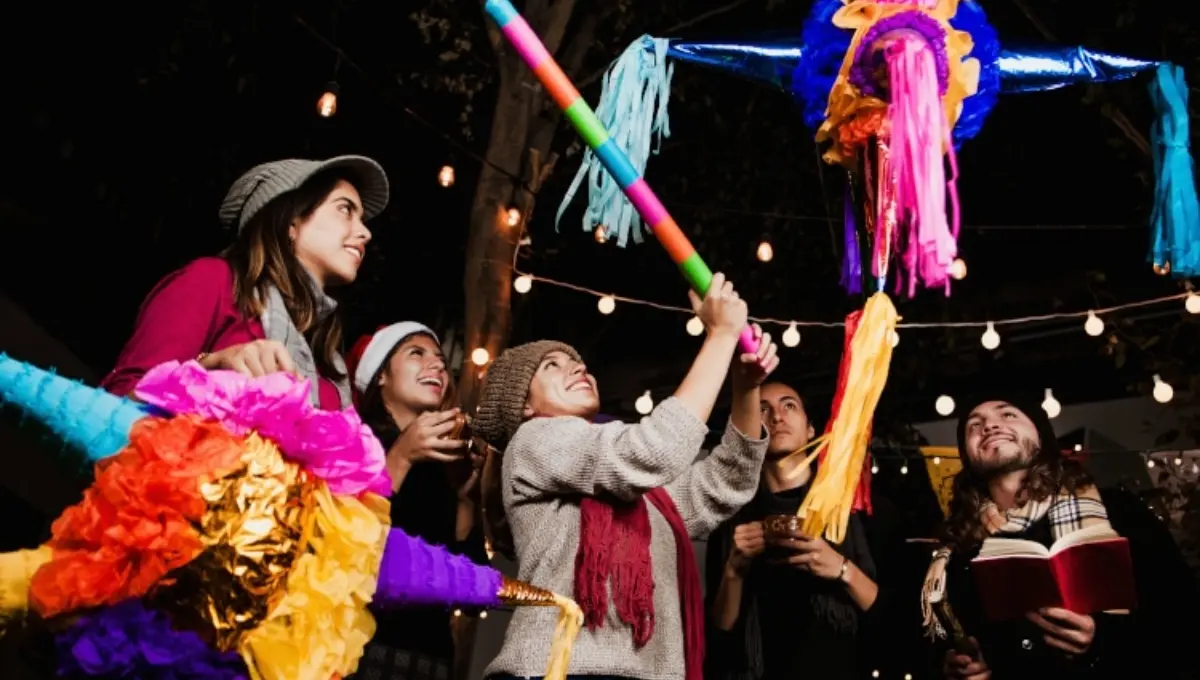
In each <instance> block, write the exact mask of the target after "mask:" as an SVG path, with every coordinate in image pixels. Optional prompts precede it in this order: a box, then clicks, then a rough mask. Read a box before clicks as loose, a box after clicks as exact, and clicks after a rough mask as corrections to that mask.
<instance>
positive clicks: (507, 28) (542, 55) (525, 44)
mask: <svg viewBox="0 0 1200 680" xmlns="http://www.w3.org/2000/svg"><path fill="white" fill-rule="evenodd" d="M500 30H501V31H503V32H504V35H505V37H507V38H508V41H509V42H510V43H512V45H513V47H515V48H517V51H518V52H520V53H521V58H522V59H524V60H525V63H526V64H528V65H529V68H531V69H535V70H536V69H537V67H538V66H540V65H541V64H542V62H543V61H547V60H553V57H551V56H550V53H549V52H547V51H546V46H545V45H543V44H542V41H541V40H539V39H538V37H537V35H535V34H534V32H533V29H532V28H530V27H529V24H528V23H527V22H526V21H525V19H524V18H522V17H520V16H517V17H513V20H512V21H510V22H508V23H507V24H505V25H504V27H503V28H501V29H500Z"/></svg>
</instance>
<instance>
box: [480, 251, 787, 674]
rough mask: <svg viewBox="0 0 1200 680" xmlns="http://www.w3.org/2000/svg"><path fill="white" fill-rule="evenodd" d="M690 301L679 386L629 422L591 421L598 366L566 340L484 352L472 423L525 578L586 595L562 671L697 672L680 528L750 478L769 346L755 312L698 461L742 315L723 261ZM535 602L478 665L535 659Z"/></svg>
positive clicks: (548, 628)
mask: <svg viewBox="0 0 1200 680" xmlns="http://www.w3.org/2000/svg"><path fill="white" fill-rule="evenodd" d="M692 306H693V309H694V310H695V311H696V314H697V316H699V317H700V319H701V320H702V321H703V322H704V325H705V327H706V328H707V330H708V336H707V338H706V339H705V341H704V344H703V346H702V347H701V348H700V351H699V353H698V354H697V356H696V359H695V361H694V363H693V364H692V368H691V370H690V371H689V372H688V374H687V377H685V378H684V380H683V382H682V383H681V384H680V385H679V388H678V389H676V391H675V395H674V396H672V397H670V398H669V399H667V400H665V401H663V402H662V403H660V404H659V405H658V407H657V408H655V410H654V411H653V412H652V413H651V414H650V415H649V416H647V417H646V418H644V419H643V420H642V421H641V422H640V423H638V424H636V425H627V424H625V423H620V422H609V423H605V424H596V423H593V422H592V420H593V419H594V418H595V416H596V414H597V410H598V408H599V404H600V401H599V396H598V392H597V388H596V381H595V378H593V377H592V375H591V374H589V373H588V371H587V368H586V367H585V366H584V364H583V362H582V360H581V359H580V357H579V354H578V353H577V352H576V351H575V350H574V349H573V348H572V347H570V346H568V345H565V344H563V343H561V342H553V341H548V340H542V341H538V342H531V343H528V344H525V345H521V346H519V347H514V348H512V349H509V350H508V351H506V352H504V353H503V354H501V355H500V357H499V358H497V359H496V361H495V363H493V364H492V365H491V366H490V367H489V368H488V373H487V377H486V382H485V384H484V388H483V394H482V397H481V400H480V404H479V411H478V415H477V417H476V418H475V420H474V423H473V427H474V430H475V433H476V434H477V435H479V436H481V437H483V438H484V439H485V440H487V441H488V442H489V443H490V444H492V446H493V447H495V451H496V453H495V454H493V455H500V456H501V461H500V468H501V474H500V482H501V494H502V499H503V511H504V514H505V519H506V520H507V522H508V525H509V527H511V531H512V539H513V541H512V543H513V546H514V547H515V552H516V559H517V562H518V565H519V574H520V578H521V579H523V580H526V581H527V582H530V583H536V584H538V585H539V586H541V587H544V588H549V589H555V590H558V592H573V593H574V597H575V600H576V601H577V602H578V603H579V605H580V607H582V609H583V612H584V616H585V621H586V623H587V630H585V631H584V632H583V633H582V634H581V635H580V636H579V638H578V640H577V641H576V644H575V650H574V653H573V654H572V656H571V665H570V669H569V674H570V676H571V677H576V678H584V677H591V678H601V677H603V678H632V679H637V680H700V678H701V672H702V671H701V666H702V661H703V656H704V611H703V607H704V603H703V596H702V594H701V592H700V590H701V587H700V577H699V572H698V570H697V566H696V558H695V554H694V552H693V549H692V542H691V541H692V539H693V538H703V537H704V536H706V535H707V534H708V533H709V532H711V531H712V530H713V529H714V528H715V527H716V526H717V525H718V524H720V523H721V522H722V521H724V520H725V519H727V518H728V517H730V516H731V515H732V514H733V513H734V512H735V511H737V509H738V508H740V507H741V506H742V505H743V504H745V503H746V502H747V501H748V500H750V498H751V496H753V494H754V491H755V488H756V487H757V486H758V475H759V469H760V468H761V466H762V461H763V456H764V454H765V453H766V448H767V440H766V439H765V438H763V434H762V419H761V416H760V413H759V394H758V388H759V385H761V384H762V381H763V379H764V378H765V377H766V376H767V375H768V374H769V373H771V371H773V370H774V369H775V367H776V366H777V365H778V359H777V357H776V348H775V345H774V343H772V342H771V340H770V337H769V336H764V335H763V334H762V331H761V329H759V328H758V327H757V326H755V327H754V330H755V335H756V336H757V337H759V351H758V352H757V353H756V354H742V355H741V356H740V357H739V358H738V361H737V362H736V363H735V364H734V366H733V370H732V374H733V376H732V378H733V405H732V416H731V418H730V423H729V425H728V426H727V427H726V428H725V433H724V436H723V437H722V439H721V443H720V445H718V446H717V447H716V448H715V449H714V450H713V451H712V454H711V455H709V456H708V457H707V458H705V459H704V460H701V461H699V462H697V461H696V460H695V459H696V456H697V454H698V453H699V451H700V447H701V445H702V444H703V442H704V437H705V435H706V434H707V432H708V428H707V426H706V425H705V422H706V421H707V420H708V417H709V415H710V413H711V411H712V407H713V403H714V402H715V401H716V398H717V395H718V393H719V392H720V389H721V385H722V384H723V383H724V381H725V375H726V372H728V371H729V370H730V369H729V367H730V361H731V359H732V358H733V353H734V351H735V350H736V348H737V342H738V334H739V333H740V331H741V330H742V328H743V327H745V325H746V320H747V319H746V305H745V303H744V302H742V301H741V300H740V299H739V298H738V296H737V293H735V292H734V291H733V287H732V286H731V285H730V284H728V283H726V282H725V280H724V277H723V276H721V275H720V274H717V275H716V276H714V277H713V282H712V286H711V287H710V290H709V293H708V295H707V296H706V297H705V298H704V300H703V301H701V300H700V299H699V298H697V297H696V296H695V295H694V294H693V295H692ZM485 477H486V475H485ZM485 503H486V501H485ZM495 519H497V518H495V517H493V516H491V514H490V513H489V516H488V521H489V522H492V521H494V520H495ZM535 609H537V608H529V609H528V610H527V611H526V610H521V611H517V612H515V613H514V614H513V617H512V620H511V622H510V623H509V626H508V630H507V632H506V634H505V640H504V646H503V647H502V649H501V651H500V653H499V655H498V656H497V657H496V659H495V660H494V661H493V662H492V663H491V665H490V666H489V668H488V671H487V674H488V676H489V677H492V678H505V677H520V678H531V677H538V676H540V675H541V674H542V672H543V669H542V662H541V659H542V657H543V656H544V655H545V649H544V645H545V640H546V636H548V635H550V634H551V632H552V631H553V629H554V626H555V616H556V615H555V613H554V612H551V611H549V610H546V611H535Z"/></svg>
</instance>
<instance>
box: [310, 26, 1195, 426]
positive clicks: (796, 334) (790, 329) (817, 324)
mask: <svg viewBox="0 0 1200 680" xmlns="http://www.w3.org/2000/svg"><path fill="white" fill-rule="evenodd" d="M293 19H294V21H295V22H296V24H297V25H299V26H300V27H301V28H303V29H304V30H305V31H306V32H307V33H308V34H309V35H310V36H311V37H313V38H314V39H315V40H316V41H318V42H320V43H321V44H322V45H324V46H325V47H326V48H328V49H329V50H331V51H332V52H333V53H334V54H335V55H336V56H337V58H338V60H339V64H341V63H344V64H346V65H347V66H349V67H350V68H351V69H353V70H354V71H356V72H357V73H358V74H359V76H360V77H361V78H362V79H363V80H364V81H366V82H367V83H368V84H369V85H371V86H373V87H375V88H376V89H378V90H379V91H380V92H381V94H390V91H388V90H385V89H384V88H381V87H378V86H376V85H375V82H374V80H373V79H372V78H371V76H370V75H369V74H368V72H367V70H366V69H364V68H363V67H362V66H360V65H359V64H358V63H357V62H356V61H355V60H354V59H352V58H351V57H350V56H349V55H348V54H347V53H346V52H345V50H343V49H342V48H341V47H339V46H338V45H336V44H335V43H334V42H332V41H331V40H329V39H328V38H326V37H325V36H324V35H322V34H321V33H320V32H319V31H317V30H315V29H314V28H313V27H312V26H310V25H309V24H308V23H307V22H305V21H304V20H303V19H302V18H300V17H299V16H296V15H293ZM338 94H339V88H338V85H337V83H336V82H333V81H331V82H330V83H329V84H328V85H327V86H326V88H325V91H324V93H323V94H322V95H321V97H320V99H319V100H318V103H317V113H318V114H319V115H321V116H323V117H326V118H328V117H331V116H333V115H334V114H335V113H336V111H337V98H338ZM385 98H387V97H385ZM399 108H400V110H401V111H402V112H403V113H404V114H405V115H407V116H409V117H410V118H411V119H413V120H414V121H416V122H417V123H418V124H420V125H421V126H422V127H424V128H426V129H428V130H430V131H431V132H434V133H436V134H437V135H438V136H439V137H441V138H442V139H443V140H444V141H445V142H446V143H447V144H448V145H450V146H451V147H452V148H454V149H455V150H457V151H458V152H459V153H461V154H462V155H464V156H466V157H469V158H472V159H474V160H475V161H477V162H479V163H480V164H484V165H487V166H490V167H491V168H493V169H494V170H496V171H497V172H499V173H501V174H503V175H506V176H507V177H509V178H510V179H512V180H513V181H514V182H515V183H516V184H517V185H518V186H521V187H523V188H524V189H525V190H526V191H529V192H530V193H531V194H533V195H536V194H537V191H535V190H534V189H532V188H531V187H529V186H528V184H527V183H526V182H525V181H524V180H523V178H521V177H519V176H518V175H516V174H515V173H513V172H511V171H509V170H508V169H506V168H503V167H500V166H498V165H496V164H495V163H492V162H491V161H489V160H488V159H487V158H485V157H484V156H482V155H480V154H478V153H476V152H475V151H473V150H471V149H470V148H469V147H468V146H467V145H465V144H463V143H462V142H460V141H459V140H457V139H456V138H455V137H454V136H453V135H451V134H450V133H447V132H445V131H443V130H441V129H440V128H439V127H438V126H436V125H434V124H433V123H431V122H430V121H428V120H427V119H426V118H424V117H423V116H421V115H420V114H418V113H417V112H416V111H414V110H413V109H412V108H411V107H409V106H407V105H406V104H403V103H400V106H399ZM455 175H456V173H455V169H454V166H453V165H450V164H445V165H443V166H442V167H441V168H439V170H438V172H437V182H438V184H439V185H440V186H442V187H443V188H449V187H452V186H453V185H454V183H455ZM677 207H683V208H685V209H686V208H696V209H700V208H701V206H694V205H688V204H678V205H677ZM724 212H732V213H738V214H743V215H755V216H759V217H764V218H771V219H776V220H801V221H820V222H830V221H835V220H834V218H832V217H828V216H825V217H821V216H814V215H793V214H786V213H778V212H771V211H762V212H756V211H745V210H737V209H726V210H724ZM503 216H504V217H503V219H504V222H505V223H506V225H507V226H508V227H510V228H518V227H521V225H522V223H523V221H524V216H523V215H522V214H521V211H520V210H519V209H518V208H516V207H512V206H509V207H507V208H506V209H505V210H504V212H503ZM1118 226H1119V225H1063V226H1060V227H1058V228H1060V229H1068V230H1070V229H1085V228H1117V227H1118ZM976 228H977V229H980V230H985V229H996V230H1004V229H1017V228H1022V227H1016V226H1005V225H995V226H992V227H988V226H983V225H979V226H977V227H976ZM1044 228H1046V227H1039V229H1044ZM593 233H594V235H595V239H596V241H597V242H599V243H604V242H606V241H607V233H606V230H605V228H604V226H603V225H598V226H597V227H596V228H595V229H594V230H593ZM521 243H522V245H525V244H527V243H528V240H522V242H521ZM518 251H519V248H518V249H517V250H516V251H514V253H513V261H512V263H511V265H510V266H511V267H512V270H513V274H514V279H513V288H514V290H515V291H516V292H517V293H519V294H522V295H523V294H526V293H529V292H530V290H532V288H533V284H534V282H539V283H542V284H545V285H550V286H556V287H559V288H565V289H568V290H573V291H576V292H579V293H583V294H586V295H591V296H593V297H595V298H597V302H596V308H597V310H598V311H599V312H600V313H601V314H605V315H607V314H612V313H613V312H614V311H616V307H617V303H618V302H620V303H623V304H632V305H640V306H644V307H651V308H654V309H659V310H662V311H667V312H675V313H679V314H684V315H687V316H688V317H689V319H688V320H687V322H686V323H685V325H684V328H685V330H686V331H687V333H688V334H689V335H693V336H698V335H700V334H701V333H703V332H704V325H703V323H702V322H701V321H700V319H699V318H697V317H696V316H694V315H693V313H692V310H691V309H688V308H685V307H681V306H677V305H669V304H663V303H659V302H654V301H652V300H647V299H642V298H635V297H629V296H623V295H615V294H612V293H605V292H603V291H600V290H596V289H593V288H589V287H586V286H582V285H579V284H575V283H570V282H567V281H559V280H556V279H552V278H549V277H545V276H538V275H535V274H533V273H530V272H525V271H522V270H521V269H520V268H519V267H518V266H517V255H518ZM756 255H757V257H758V259H759V260H760V261H763V262H769V261H770V260H772V259H773V258H774V248H773V246H772V245H771V243H770V241H767V240H764V241H762V242H760V243H759V245H758V247H757V249H756ZM950 273H951V276H952V277H953V278H955V279H962V278H964V277H966V275H967V266H966V263H965V262H964V261H963V260H961V259H957V260H955V261H954V263H953V264H952V265H951V271H950ZM1179 300H1183V302H1184V308H1185V309H1186V311H1187V312H1188V313H1190V314H1200V294H1197V293H1196V292H1195V291H1193V290H1190V289H1189V290H1187V291H1186V292H1182V293H1177V294H1174V295H1166V296H1162V297H1157V298H1150V299H1146V300H1138V301H1134V302H1127V303H1123V304H1119V305H1112V306H1109V307H1102V308H1096V309H1089V310H1086V311H1076V312H1054V313H1049V314H1036V315H1029V316H1018V317H1009V318H1002V319H989V320H983V321H950V322H903V323H900V324H897V328H898V329H905V330H915V329H933V328H983V329H984V330H983V333H982V334H981V336H980V343H981V344H982V345H983V347H984V348H985V349H988V350H993V351H994V350H996V349H997V348H999V346H1000V343H1001V336H1000V333H999V331H998V330H997V328H1002V327H1006V326H1014V325H1020V324H1030V323H1038V322H1045V321H1056V320H1065V319H1083V320H1084V323H1083V330H1084V332H1085V333H1087V334H1088V335H1089V336H1092V337H1097V336H1100V335H1102V334H1103V333H1104V331H1105V327H1106V324H1105V322H1104V320H1103V319H1102V318H1101V317H1102V316H1105V315H1110V314H1113V313H1116V312H1121V311H1125V310H1130V309H1136V308H1140V307H1148V306H1152V305H1160V304H1164V303H1168V302H1175V301H1179ZM751 319H752V320H753V321H754V322H756V323H759V324H762V325H774V326H780V327H783V328H784V330H783V332H782V333H781V334H780V341H781V342H782V343H783V345H784V346H785V347H796V346H798V345H799V344H800V331H799V329H800V328H802V327H806V328H842V327H844V325H845V324H844V323H843V322H840V321H811V320H802V319H781V318H775V317H751ZM889 341H890V342H891V345H892V346H893V347H896V346H897V345H898V344H899V342H900V333H899V332H898V331H897V332H893V333H892V335H891V336H890V338H889ZM470 358H471V361H472V363H474V364H475V365H477V366H480V367H483V366H486V365H487V363H488V362H489V361H490V360H491V356H490V354H489V352H488V351H487V349H486V348H483V347H477V348H475V349H473V350H472V351H471V355H470ZM1153 381H1154V387H1153V390H1152V394H1153V397H1154V399H1155V400H1156V401H1158V402H1160V403H1167V402H1169V401H1171V399H1172V398H1173V397H1174V389H1173V388H1172V387H1171V385H1170V384H1168V383H1167V382H1165V381H1164V380H1162V378H1161V377H1160V376H1158V375H1154V376H1153ZM653 406H654V402H653V399H652V397H651V395H650V393H649V391H647V392H646V393H644V394H643V395H642V396H641V397H639V398H638V399H637V401H636V403H635V407H636V409H637V411H638V412H639V413H643V414H645V413H649V412H650V411H651V410H652V409H653ZM934 408H935V410H936V411H937V413H938V414H939V415H942V416H948V415H950V414H951V413H953V412H954V408H955V404H954V399H953V398H952V397H950V396H948V395H942V396H940V397H938V398H937V400H936V401H935V404H934ZM1042 408H1043V409H1045V411H1046V413H1047V415H1049V416H1050V417H1051V418H1054V417H1057V416H1058V414H1059V412H1060V411H1061V410H1062V405H1061V404H1060V403H1059V402H1058V400H1057V399H1055V397H1054V394H1053V392H1052V391H1051V390H1050V389H1049V388H1047V389H1046V391H1045V399H1044V400H1043V402H1042Z"/></svg>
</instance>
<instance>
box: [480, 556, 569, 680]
mask: <svg viewBox="0 0 1200 680" xmlns="http://www.w3.org/2000/svg"><path fill="white" fill-rule="evenodd" d="M499 597H500V601H501V602H504V603H505V604H510V605H513V606H518V607H521V606H525V607H529V606H534V607H538V606H541V607H558V623H557V624H555V626H554V637H553V638H552V639H551V642H550V659H549V660H548V661H547V662H546V675H545V676H544V678H545V680H566V677H567V668H569V667H570V665H571V652H572V651H573V650H574V649H575V638H576V637H577V636H578V635H579V631H580V629H582V628H583V610H582V609H580V608H579V605H578V604H577V603H576V602H575V600H572V599H571V598H569V597H564V596H562V595H559V594H557V593H552V592H550V591H549V590H546V589H544V588H539V587H537V586H534V585H530V584H528V583H525V582H524V581H518V580H516V579H511V578H509V577H507V576H505V577H504V580H503V581H502V583H501V585H500V593H499Z"/></svg>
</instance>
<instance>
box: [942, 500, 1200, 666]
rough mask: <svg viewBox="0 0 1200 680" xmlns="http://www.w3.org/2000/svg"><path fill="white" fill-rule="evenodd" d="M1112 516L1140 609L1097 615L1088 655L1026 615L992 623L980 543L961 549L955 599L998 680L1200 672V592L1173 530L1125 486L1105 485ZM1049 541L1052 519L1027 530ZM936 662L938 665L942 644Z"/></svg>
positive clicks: (954, 574) (953, 564) (951, 569)
mask: <svg viewBox="0 0 1200 680" xmlns="http://www.w3.org/2000/svg"><path fill="white" fill-rule="evenodd" d="M1100 496H1101V499H1102V500H1103V501H1104V505H1105V507H1106V508H1107V509H1108V518H1109V522H1111V523H1112V526H1113V529H1115V530H1116V531H1117V533H1119V534H1120V535H1122V536H1124V537H1125V538H1127V539H1129V547H1130V552H1131V553H1132V556H1133V569H1134V582H1135V584H1136V587H1137V596H1138V608H1137V609H1136V610H1135V611H1134V612H1133V613H1131V614H1127V615H1116V614H1103V613H1101V614H1096V615H1095V616H1093V618H1094V619H1095V621H1096V635H1095V639H1094V642H1093V643H1092V648H1091V650H1090V651H1089V653H1088V654H1086V655H1084V656H1082V657H1077V658H1074V659H1068V658H1067V657H1066V655H1064V654H1063V653H1062V652H1060V651H1059V650H1057V649H1054V648H1052V647H1048V646H1047V645H1046V644H1045V643H1044V642H1043V636H1042V633H1041V631H1040V629H1038V628H1037V627H1036V626H1034V625H1033V624H1032V623H1030V622H1028V621H1025V620H1024V619H1021V620H1017V621H1009V622H1004V623H990V622H988V621H986V620H985V619H984V617H983V614H982V612H981V606H980V604H979V600H978V594H977V593H976V591H975V586H974V581H973V579H972V577H971V573H970V560H971V559H972V558H973V557H975V556H976V555H977V554H978V549H975V550H974V551H971V552H966V553H961V554H957V553H956V554H955V555H954V556H953V557H952V558H951V561H950V564H949V566H948V572H947V587H948V589H949V592H948V595H949V598H950V605H951V607H952V608H953V609H954V612H955V615H956V616H957V617H958V618H959V620H960V622H961V623H962V625H963V628H964V629H965V630H966V632H967V634H968V635H972V636H974V637H976V638H977V639H978V640H979V644H980V647H981V651H982V653H983V658H984V660H985V661H986V662H987V664H988V666H989V668H990V669H991V671H992V680H1010V679H1011V680H1030V679H1032V678H1043V677H1044V678H1055V679H1056V680H1059V679H1061V680H1098V679H1099V678H1134V679H1135V680H1136V679H1143V678H1144V679H1145V680H1176V679H1182V678H1196V677H1198V676H1200V673H1197V669H1198V668H1200V663H1198V662H1197V661H1195V645H1196V644H1197V642H1196V641H1197V640H1198V639H1200V638H1198V637H1197V635H1196V632H1197V630H1198V629H1200V627H1198V626H1197V624H1196V621H1197V611H1200V609H1198V605H1200V593H1198V591H1197V584H1196V579H1195V576H1194V575H1193V574H1192V572H1191V571H1190V570H1189V569H1188V566H1187V564H1186V563H1185V562H1184V560H1183V557H1182V555H1180V552H1179V549H1178V547H1177V546H1176V545H1175V541H1174V539H1173V538H1172V536H1171V533H1170V532H1169V531H1168V530H1167V528H1166V526H1165V525H1164V524H1163V523H1162V522H1161V521H1159V519H1158V518H1157V517H1155V516H1154V514H1153V513H1152V512H1151V511H1150V509H1149V508H1148V507H1147V506H1146V504H1145V503H1144V502H1142V500H1141V499H1139V498H1138V497H1137V496H1135V495H1133V494H1132V493H1129V492H1127V491H1124V490H1119V489H1113V490H1102V491H1101V492H1100ZM1028 534H1029V535H1028V536H1027V537H1028V538H1029V539H1030V540H1037V541H1039V542H1042V543H1043V544H1045V545H1047V546H1049V545H1050V543H1051V542H1052V540H1051V534H1050V527H1049V522H1048V520H1046V519H1043V520H1042V521H1041V522H1038V523H1037V524H1035V525H1034V526H1033V527H1032V528H1031V530H1030V531H1029V532H1028ZM940 652H941V653H939V655H938V658H937V660H936V663H937V665H938V666H939V670H938V674H939V675H940V665H941V659H942V655H941V654H942V653H944V650H940Z"/></svg>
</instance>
